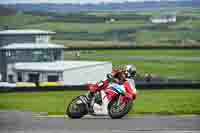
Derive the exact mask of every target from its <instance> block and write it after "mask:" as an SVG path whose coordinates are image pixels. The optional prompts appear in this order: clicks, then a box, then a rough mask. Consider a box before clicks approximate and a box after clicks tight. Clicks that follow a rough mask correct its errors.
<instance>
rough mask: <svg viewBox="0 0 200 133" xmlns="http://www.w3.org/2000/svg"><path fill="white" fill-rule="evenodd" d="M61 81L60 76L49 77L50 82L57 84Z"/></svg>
mask: <svg viewBox="0 0 200 133" xmlns="http://www.w3.org/2000/svg"><path fill="white" fill-rule="evenodd" d="M57 81H59V76H58V75H48V82H57Z"/></svg>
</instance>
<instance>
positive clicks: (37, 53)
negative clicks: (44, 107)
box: [0, 30, 112, 85]
mask: <svg viewBox="0 0 200 133" xmlns="http://www.w3.org/2000/svg"><path fill="white" fill-rule="evenodd" d="M53 34H55V33H54V32H49V31H41V30H7V31H0V64H1V65H0V75H1V76H2V80H3V81H4V82H62V83H63V84H64V85H82V84H85V83H88V82H97V81H99V80H102V79H104V78H105V76H106V74H107V73H110V72H111V71H112V64H111V63H109V62H95V61H64V49H63V48H64V46H61V45H57V44H51V43H50V42H49V41H50V35H53ZM7 39H8V40H7Z"/></svg>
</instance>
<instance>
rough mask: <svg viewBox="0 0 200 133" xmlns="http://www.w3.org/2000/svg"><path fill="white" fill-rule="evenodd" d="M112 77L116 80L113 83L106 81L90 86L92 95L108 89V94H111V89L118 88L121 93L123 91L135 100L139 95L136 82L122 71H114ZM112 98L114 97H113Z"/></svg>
mask: <svg viewBox="0 0 200 133" xmlns="http://www.w3.org/2000/svg"><path fill="white" fill-rule="evenodd" d="M111 75H112V77H113V79H114V81H113V83H110V81H109V80H105V81H101V82H99V83H97V84H96V85H91V84H90V91H91V92H92V93H96V92H97V91H100V90H102V89H106V92H108V93H110V89H111V88H112V87H115V88H118V89H119V91H122V92H123V93H124V94H131V96H130V97H131V99H133V100H134V99H135V98H136V94H137V92H136V88H135V82H134V80H133V79H130V78H127V75H126V74H125V73H124V71H121V70H113V72H112V73H111ZM126 92H128V93H126ZM110 96H111V97H112V95H110Z"/></svg>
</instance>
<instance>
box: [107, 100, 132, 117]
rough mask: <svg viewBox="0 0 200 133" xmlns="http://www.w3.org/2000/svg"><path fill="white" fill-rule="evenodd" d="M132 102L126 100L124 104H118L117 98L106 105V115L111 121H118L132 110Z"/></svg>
mask: <svg viewBox="0 0 200 133" xmlns="http://www.w3.org/2000/svg"><path fill="white" fill-rule="evenodd" d="M132 106H133V102H132V100H127V101H125V102H124V103H120V101H119V98H118V99H116V100H113V101H111V102H110V103H109V104H108V113H109V116H110V117H111V118H112V119H119V118H122V117H124V116H125V115H127V114H128V112H129V111H130V110H131V109H132Z"/></svg>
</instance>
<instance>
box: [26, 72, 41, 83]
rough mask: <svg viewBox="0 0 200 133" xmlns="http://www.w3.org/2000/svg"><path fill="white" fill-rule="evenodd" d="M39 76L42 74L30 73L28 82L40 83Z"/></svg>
mask: <svg viewBox="0 0 200 133" xmlns="http://www.w3.org/2000/svg"><path fill="white" fill-rule="evenodd" d="M39 76H40V75H39V74H34V73H30V74H29V75H28V77H29V80H28V82H33V83H38V82H39Z"/></svg>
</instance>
